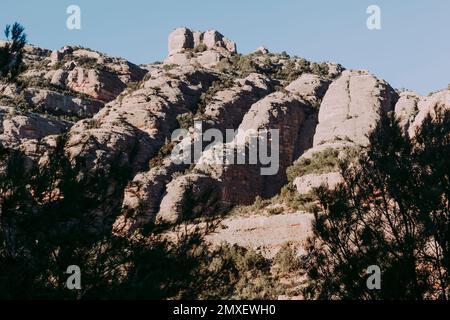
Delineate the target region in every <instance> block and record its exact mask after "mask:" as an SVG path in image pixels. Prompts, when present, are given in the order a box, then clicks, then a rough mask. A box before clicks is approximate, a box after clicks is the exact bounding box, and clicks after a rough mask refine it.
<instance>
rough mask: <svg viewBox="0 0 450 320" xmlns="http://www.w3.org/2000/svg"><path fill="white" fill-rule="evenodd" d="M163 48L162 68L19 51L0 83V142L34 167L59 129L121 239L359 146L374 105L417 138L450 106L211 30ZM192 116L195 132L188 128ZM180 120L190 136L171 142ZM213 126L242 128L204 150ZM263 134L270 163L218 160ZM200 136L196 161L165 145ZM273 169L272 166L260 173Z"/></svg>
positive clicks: (317, 181)
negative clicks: (101, 179) (101, 185)
mask: <svg viewBox="0 0 450 320" xmlns="http://www.w3.org/2000/svg"><path fill="white" fill-rule="evenodd" d="M168 49H169V53H168V57H167V59H166V60H165V61H164V63H163V64H160V63H154V64H149V65H141V66H137V65H135V64H133V63H131V62H128V61H126V60H124V59H121V58H114V57H109V56H107V55H105V54H103V53H100V52H97V51H94V50H90V49H86V48H82V47H79V46H65V47H63V48H61V49H59V50H55V51H53V52H51V51H49V50H45V49H40V48H37V47H34V46H27V47H26V50H25V56H24V60H25V64H26V66H27V69H26V71H25V72H23V73H22V74H21V76H20V81H19V82H17V83H0V105H2V106H5V107H0V143H1V144H2V145H3V146H7V147H12V148H20V149H21V150H24V151H25V153H26V154H27V155H30V159H31V160H30V161H36V162H37V163H41V162H42V159H43V154H44V153H45V152H50V151H51V146H52V145H54V144H55V141H56V137H58V135H61V134H63V133H65V134H67V142H66V145H65V149H64V151H65V153H66V155H67V156H68V158H69V159H70V160H71V161H72V163H73V164H74V165H75V164H77V170H79V171H80V172H79V174H80V176H81V177H87V178H90V177H95V174H96V173H101V174H104V175H105V176H106V177H107V178H108V190H107V192H106V198H105V199H103V200H104V203H105V205H104V206H103V207H102V208H100V209H98V210H97V211H98V212H95V214H97V215H98V216H103V217H107V219H104V220H102V221H103V223H106V224H107V227H108V228H111V227H112V230H113V232H115V233H116V234H119V235H130V234H132V233H134V232H136V231H139V230H140V228H141V227H144V226H146V225H152V224H154V223H169V224H176V223H178V222H180V221H183V220H186V219H188V220H189V219H192V218H196V217H199V216H202V215H206V216H212V215H214V214H216V213H220V212H222V210H226V209H227V208H228V207H229V206H235V205H246V204H252V203H253V201H254V199H255V198H256V197H257V196H260V197H262V198H268V197H271V196H274V195H276V194H277V193H278V192H280V189H281V188H282V187H283V186H285V185H286V183H287V177H286V169H287V168H288V167H290V166H291V165H292V164H293V163H294V162H295V161H296V160H297V159H299V157H300V159H303V158H308V157H311V155H312V154H314V153H316V152H318V151H320V150H325V149H327V148H330V147H331V148H335V149H338V150H341V149H342V150H344V151H345V150H347V149H345V148H346V147H356V146H360V145H367V143H368V139H367V135H368V134H369V133H370V132H371V130H372V129H373V128H374V127H375V126H376V124H377V122H378V120H379V118H380V114H381V113H383V112H391V111H395V113H396V114H397V117H398V118H399V121H400V123H401V125H402V127H403V129H404V130H405V131H408V132H409V134H410V135H414V133H415V131H416V130H417V129H418V128H420V126H421V123H422V122H423V120H424V118H425V117H426V116H427V115H431V116H434V115H435V111H436V110H437V109H438V108H449V107H450V101H449V91H448V90H444V91H440V92H437V93H434V94H432V95H430V96H428V97H421V96H419V95H418V94H415V93H413V92H402V93H400V95H399V94H397V93H396V92H395V91H394V90H393V89H392V88H391V87H390V86H389V84H388V83H386V82H385V81H383V80H381V79H378V78H376V77H375V76H373V75H371V74H369V73H368V72H366V71H351V70H349V71H345V69H344V68H343V67H342V66H341V65H339V64H337V63H332V62H324V63H312V62H309V61H307V60H305V59H302V58H298V57H290V56H289V55H287V54H285V53H282V54H277V53H269V51H268V50H267V49H266V48H263V47H261V48H259V49H258V50H257V51H256V52H254V53H252V54H249V55H239V54H237V50H236V44H235V43H234V42H232V41H230V40H228V39H226V38H225V37H224V36H223V35H222V34H221V33H220V32H218V31H216V30H209V31H206V32H201V31H195V30H190V29H188V28H179V29H176V30H174V31H173V32H172V33H171V34H170V35H169V41H168ZM194 121H201V124H202V130H203V131H200V133H199V132H196V131H195V128H194ZM180 127H182V128H184V129H187V130H188V131H187V132H188V134H187V136H186V137H183V139H181V141H180V140H177V141H171V138H172V134H173V132H174V130H176V129H179V128H180ZM208 129H215V131H214V132H215V133H219V134H221V135H224V134H226V133H227V131H233V130H238V131H237V134H236V135H235V136H232V137H231V139H228V140H226V141H220V139H219V141H217V143H216V144H215V145H214V148H208V149H206V147H207V146H208V144H207V143H206V141H200V138H201V134H202V133H204V132H206V130H208ZM268 130H279V145H278V147H279V148H278V149H275V150H274V155H278V156H279V157H278V159H277V157H272V158H271V160H272V161H275V162H277V163H270V164H263V163H261V159H260V158H258V160H259V161H257V162H256V163H250V162H249V157H248V154H246V159H245V160H246V161H245V163H243V164H239V163H236V162H234V163H227V162H223V161H222V162H220V161H216V160H217V156H218V155H220V152H223V151H229V150H233V155H234V156H237V154H238V153H239V155H242V152H245V153H248V151H249V150H250V148H251V147H252V146H251V144H250V140H249V139H251V137H252V134H256V136H259V137H261V136H262V135H263V134H264V133H265V131H268ZM226 138H228V137H226ZM270 138H272V137H270ZM199 141H200V146H201V150H200V151H201V152H200V153H201V154H200V157H199V159H195V160H198V161H197V162H195V163H182V162H180V161H179V160H180V159H179V158H177V157H174V156H173V154H172V150H176V149H177V148H192V147H194V146H195V145H196V143H198V142H199ZM271 142H273V141H271ZM270 146H272V145H271V143H269V147H270ZM209 147H210V146H209ZM269 153H270V151H269ZM267 156H268V155H267ZM234 160H235V161H236V160H237V158H234ZM271 164H274V165H275V167H276V168H275V169H274V171H273V172H271V174H268V175H265V174H262V172H263V171H265V172H267V170H268V169H269V168H268V167H269V166H270V165H271ZM333 171H336V170H335V168H334V169H333ZM112 172H114V173H115V174H116V175H113V174H111V175H110V174H109V173H112ZM320 172H324V171H323V170H321V171H320ZM117 173H119V174H117ZM341 179H342V177H340V175H339V174H338V173H337V172H327V173H320V174H306V175H304V176H302V177H297V179H295V181H293V185H294V186H295V187H296V188H297V190H298V191H299V192H300V193H308V192H310V191H311V189H312V188H314V187H318V186H319V185H322V184H325V185H328V186H329V187H333V186H336V185H337V183H339V182H340V181H342V180H341ZM92 196H93V197H95V195H92Z"/></svg>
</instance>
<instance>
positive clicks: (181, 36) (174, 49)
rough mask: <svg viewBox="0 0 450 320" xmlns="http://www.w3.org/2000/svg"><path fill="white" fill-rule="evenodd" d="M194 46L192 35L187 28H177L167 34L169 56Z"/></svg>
mask: <svg viewBox="0 0 450 320" xmlns="http://www.w3.org/2000/svg"><path fill="white" fill-rule="evenodd" d="M193 48H194V36H193V34H192V31H191V30H189V29H187V28H178V29H175V30H174V31H172V32H171V33H170V35H169V56H171V55H174V54H176V53H180V52H183V51H184V50H185V49H193Z"/></svg>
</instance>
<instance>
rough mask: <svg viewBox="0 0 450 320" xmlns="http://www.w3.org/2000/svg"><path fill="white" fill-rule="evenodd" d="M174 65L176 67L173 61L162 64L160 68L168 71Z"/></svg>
mask: <svg viewBox="0 0 450 320" xmlns="http://www.w3.org/2000/svg"><path fill="white" fill-rule="evenodd" d="M176 67H177V65H176V64H173V63H170V64H164V65H163V66H162V68H163V70H164V71H170V70H172V69H174V68H176Z"/></svg>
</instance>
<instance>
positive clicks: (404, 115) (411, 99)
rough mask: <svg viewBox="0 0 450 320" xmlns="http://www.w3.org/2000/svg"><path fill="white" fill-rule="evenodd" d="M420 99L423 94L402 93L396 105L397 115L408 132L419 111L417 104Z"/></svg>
mask: <svg viewBox="0 0 450 320" xmlns="http://www.w3.org/2000/svg"><path fill="white" fill-rule="evenodd" d="M420 99H421V96H420V95H419V94H418V93H415V92H402V93H400V98H399V99H398V102H397V104H396V105H395V115H396V116H397V119H398V120H399V124H400V126H401V127H402V129H403V130H404V131H405V132H408V129H409V127H410V125H411V123H412V122H413V121H414V118H415V117H416V115H417V113H418V112H419V110H418V106H417V105H418V103H419V101H420Z"/></svg>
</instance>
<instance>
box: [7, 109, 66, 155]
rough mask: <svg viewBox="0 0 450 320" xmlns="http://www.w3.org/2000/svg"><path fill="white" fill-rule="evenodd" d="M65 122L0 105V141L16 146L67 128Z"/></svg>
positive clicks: (58, 132)
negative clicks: (21, 112) (22, 112)
mask: <svg viewBox="0 0 450 320" xmlns="http://www.w3.org/2000/svg"><path fill="white" fill-rule="evenodd" d="M68 126H69V124H68V123H67V122H63V121H59V120H56V119H50V118H45V117H43V116H41V115H39V114H35V113H28V114H20V113H17V112H16V111H15V110H14V108H11V107H0V142H1V143H2V144H3V145H6V146H9V147H16V146H18V145H20V144H21V143H23V142H25V141H26V140H39V139H42V138H44V137H47V136H50V135H56V134H60V133H62V132H64V131H66V130H67V129H68Z"/></svg>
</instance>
